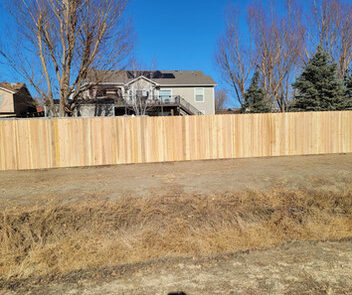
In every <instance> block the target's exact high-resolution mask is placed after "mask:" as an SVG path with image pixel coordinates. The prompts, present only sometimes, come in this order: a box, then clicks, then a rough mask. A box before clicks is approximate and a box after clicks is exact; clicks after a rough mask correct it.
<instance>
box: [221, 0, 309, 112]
mask: <svg viewBox="0 0 352 295" xmlns="http://www.w3.org/2000/svg"><path fill="white" fill-rule="evenodd" d="M269 3H271V5H272V6H271V7H273V1H271V2H269ZM228 11H229V13H228V15H227V18H226V31H225V34H224V35H223V36H222V37H221V38H220V39H219V42H218V47H217V52H216V61H217V64H218V66H219V68H220V70H221V73H222V75H223V78H224V80H225V81H226V82H227V84H228V85H230V86H231V87H232V89H234V92H235V96H236V97H237V101H238V102H239V104H240V105H241V106H242V105H243V104H244V103H245V95H244V94H245V91H246V88H247V86H248V81H249V78H250V75H251V74H252V73H253V71H254V70H259V72H260V73H261V76H262V88H263V89H264V91H265V94H266V100H267V101H268V102H270V103H272V104H273V105H277V106H278V107H279V108H280V110H281V111H285V110H286V108H287V101H288V99H289V93H290V89H291V87H290V83H291V81H292V80H291V79H292V75H293V73H294V71H295V70H296V69H297V68H298V65H299V64H300V61H301V60H302V59H301V56H302V54H303V53H302V52H303V49H304V42H305V27H304V26H303V21H302V20H301V10H300V9H299V7H298V6H297V5H296V3H295V2H294V0H286V11H285V15H283V16H282V15H281V16H279V15H278V14H275V13H274V10H273V9H267V8H264V7H263V6H262V4H261V3H260V2H259V1H255V2H254V4H253V5H250V6H249V7H248V18H247V24H248V27H249V29H250V30H249V36H248V38H246V39H244V40H243V38H242V39H241V38H240V32H239V26H238V15H239V14H236V13H235V10H234V9H233V8H232V7H230V8H229V9H228Z"/></svg>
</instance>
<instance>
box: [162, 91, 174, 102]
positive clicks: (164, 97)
mask: <svg viewBox="0 0 352 295" xmlns="http://www.w3.org/2000/svg"><path fill="white" fill-rule="evenodd" d="M171 95H172V94H171V89H160V90H159V98H160V100H161V101H167V100H169V101H170V100H171Z"/></svg>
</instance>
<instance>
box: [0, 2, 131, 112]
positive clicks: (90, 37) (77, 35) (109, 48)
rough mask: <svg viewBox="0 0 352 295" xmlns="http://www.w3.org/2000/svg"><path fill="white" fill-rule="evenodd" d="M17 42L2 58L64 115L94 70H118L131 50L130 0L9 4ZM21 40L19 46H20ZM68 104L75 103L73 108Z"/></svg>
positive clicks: (14, 41) (85, 88) (86, 85)
mask: <svg viewBox="0 0 352 295" xmlns="http://www.w3.org/2000/svg"><path fill="white" fill-rule="evenodd" d="M8 2H9V3H8V7H9V10H10V12H11V14H12V16H13V18H14V22H15V23H16V25H17V26H16V30H15V31H14V29H13V28H12V31H13V32H15V33H14V34H13V35H14V36H17V37H18V39H16V40H13V42H9V45H10V46H8V47H2V48H1V49H0V55H1V56H2V57H3V59H4V60H5V61H6V62H7V63H8V64H10V65H11V66H12V67H13V69H14V70H15V71H16V72H17V73H18V74H20V75H21V76H22V77H23V78H25V79H26V80H27V81H28V83H29V84H30V85H32V86H33V87H34V88H35V89H36V91H37V92H38V93H39V94H40V96H42V97H43V99H44V101H45V103H46V105H47V106H48V107H49V109H51V110H52V111H53V110H54V98H59V99H60V115H61V116H64V115H65V114H66V113H67V112H71V111H72V110H70V109H69V108H70V107H69V104H68V101H69V99H71V101H72V100H73V101H74V100H75V99H77V98H78V97H79V96H80V94H81V93H82V92H83V91H85V90H87V87H91V86H92V85H91V84H87V83H86V77H87V74H88V71H89V70H90V69H104V70H109V69H116V68H120V67H121V61H122V60H123V59H124V58H125V57H126V56H127V55H128V53H129V52H130V49H131V42H130V40H129V36H130V34H129V33H130V30H129V29H128V26H125V24H126V23H125V22H124V20H123V12H124V10H125V7H126V5H127V3H128V0H8ZM16 41H17V42H16ZM70 105H75V104H74V103H73V104H70Z"/></svg>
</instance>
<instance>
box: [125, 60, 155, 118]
mask: <svg viewBox="0 0 352 295" xmlns="http://www.w3.org/2000/svg"><path fill="white" fill-rule="evenodd" d="M155 63H156V62H155V60H153V61H152V65H151V66H150V67H148V68H149V70H144V69H146V68H147V67H146V66H143V65H142V64H141V63H139V62H138V61H137V59H136V58H133V59H132V60H131V62H130V64H131V67H132V68H131V70H130V71H129V73H130V75H132V76H133V77H134V81H133V80H132V82H131V84H130V85H129V88H128V90H127V93H128V95H127V97H125V99H124V100H125V103H126V105H127V107H128V108H129V109H131V110H132V111H133V112H134V114H135V115H136V116H145V115H147V114H148V112H150V111H151V110H152V109H153V108H155V104H156V103H157V102H158V98H157V96H156V93H157V91H156V84H154V82H153V81H151V80H150V79H151V78H152V75H153V73H154V71H155V66H156V64H155Z"/></svg>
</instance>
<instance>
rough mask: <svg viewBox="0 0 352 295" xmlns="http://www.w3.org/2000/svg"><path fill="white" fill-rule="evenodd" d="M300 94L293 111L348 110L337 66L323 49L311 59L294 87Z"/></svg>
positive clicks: (295, 99) (293, 104)
mask: <svg viewBox="0 0 352 295" xmlns="http://www.w3.org/2000/svg"><path fill="white" fill-rule="evenodd" d="M292 86H293V88H294V89H295V90H297V91H298V94H297V95H296V97H295V98H294V101H293V102H292V105H291V108H290V109H291V110H293V111H332V110H343V109H345V108H346V96H345V87H344V85H343V81H341V80H340V79H338V77H337V65H336V64H335V63H333V62H331V61H330V57H329V54H328V53H327V52H325V51H324V50H323V48H322V47H320V46H319V47H318V48H317V52H316V53H315V55H314V56H313V57H312V58H311V59H310V61H309V62H308V64H307V65H306V66H305V68H304V69H303V73H302V74H301V76H300V77H299V78H298V79H297V80H296V82H295V83H294V84H293V85H292Z"/></svg>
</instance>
